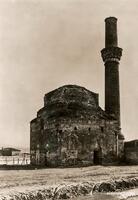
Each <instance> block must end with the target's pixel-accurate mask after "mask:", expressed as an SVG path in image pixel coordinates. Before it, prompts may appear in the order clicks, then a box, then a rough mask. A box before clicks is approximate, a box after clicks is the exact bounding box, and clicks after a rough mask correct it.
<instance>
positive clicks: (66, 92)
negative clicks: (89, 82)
mask: <svg viewBox="0 0 138 200" xmlns="http://www.w3.org/2000/svg"><path fill="white" fill-rule="evenodd" d="M73 102H74V103H78V104H84V105H86V106H92V107H95V106H98V94H97V93H94V92H91V91H89V90H87V89H86V88H84V87H81V86H78V85H64V86H62V87H60V88H58V89H55V90H53V91H51V92H49V93H47V94H46V95H45V97H44V106H46V107H47V106H49V105H50V104H53V103H64V104H69V103H73Z"/></svg>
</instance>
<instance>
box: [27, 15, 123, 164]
mask: <svg viewBox="0 0 138 200" xmlns="http://www.w3.org/2000/svg"><path fill="white" fill-rule="evenodd" d="M101 55H102V59H103V62H104V67H105V110H103V109H102V108H101V107H100V106H99V96H98V94H97V93H94V92H92V91H89V90H87V89H86V88H85V87H81V86H78V85H64V86H62V87H60V88H58V89H55V90H53V91H51V92H49V93H47V94H45V96H44V106H43V108H41V109H40V110H39V111H38V112H37V117H36V118H35V119H33V120H32V121H31V122H30V154H31V164H32V165H39V166H54V167H58V166H74V165H75V166H87V165H94V164H107V163H115V162H117V161H119V160H121V159H122V158H123V157H124V136H123V134H122V133H121V124H120V91H119V62H120V58H121V56H122V49H121V48H120V47H118V38H117V19H116V18H115V17H109V18H106V19H105V48H104V49H102V51H101Z"/></svg>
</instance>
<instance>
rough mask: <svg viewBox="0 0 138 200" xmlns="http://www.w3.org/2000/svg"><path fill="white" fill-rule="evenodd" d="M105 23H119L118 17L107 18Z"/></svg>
mask: <svg viewBox="0 0 138 200" xmlns="http://www.w3.org/2000/svg"><path fill="white" fill-rule="evenodd" d="M104 21H105V22H116V21H117V18H116V17H107V18H105V20H104Z"/></svg>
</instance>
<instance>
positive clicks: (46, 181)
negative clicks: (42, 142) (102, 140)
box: [0, 166, 138, 189]
mask: <svg viewBox="0 0 138 200" xmlns="http://www.w3.org/2000/svg"><path fill="white" fill-rule="evenodd" d="M133 177H137V178H138V166H106V167H104V166H91V167H85V168H60V169H57V168H54V169H36V170H5V171H4V170H1V171H0V189H4V188H5V189H6V188H7V189H10V188H14V187H17V186H18V187H22V186H23V187H24V186H27V187H28V186H37V185H39V186H41V185H42V186H50V185H59V184H70V183H80V182H85V181H91V182H94V183H97V182H100V181H107V180H117V179H120V178H133Z"/></svg>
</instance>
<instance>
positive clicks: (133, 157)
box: [124, 140, 138, 164]
mask: <svg viewBox="0 0 138 200" xmlns="http://www.w3.org/2000/svg"><path fill="white" fill-rule="evenodd" d="M124 151H125V161H126V162H127V163H129V164H138V140H132V141H128V142H125V144H124Z"/></svg>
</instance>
